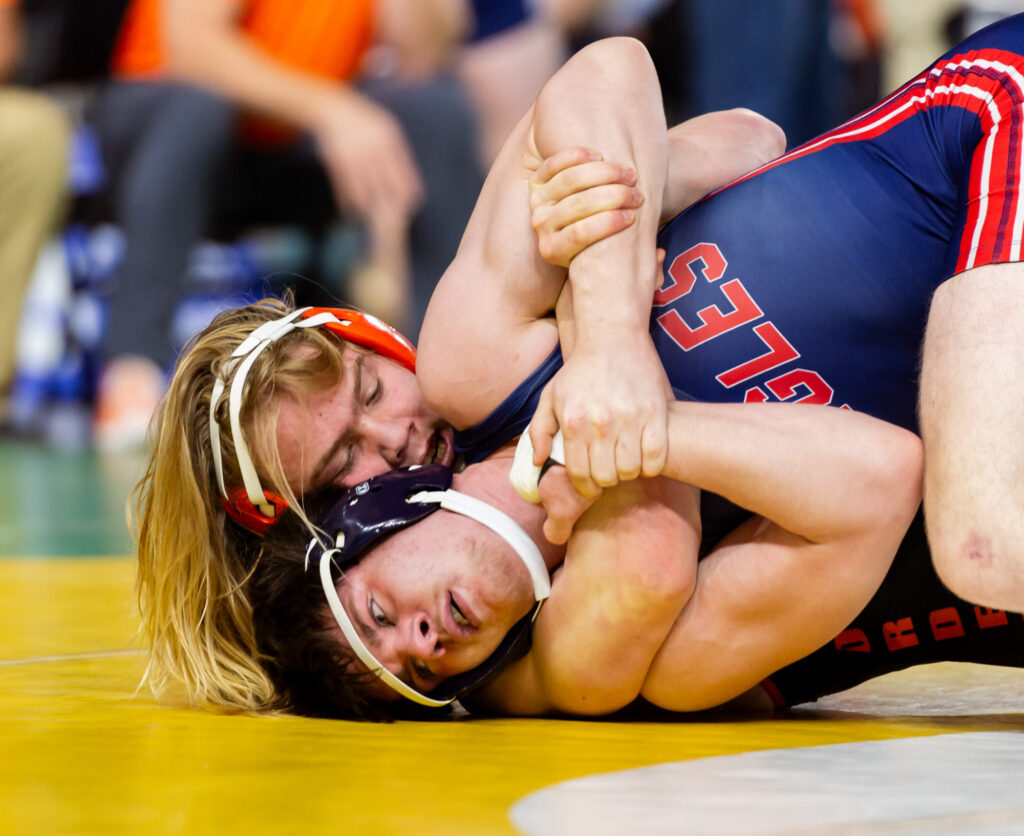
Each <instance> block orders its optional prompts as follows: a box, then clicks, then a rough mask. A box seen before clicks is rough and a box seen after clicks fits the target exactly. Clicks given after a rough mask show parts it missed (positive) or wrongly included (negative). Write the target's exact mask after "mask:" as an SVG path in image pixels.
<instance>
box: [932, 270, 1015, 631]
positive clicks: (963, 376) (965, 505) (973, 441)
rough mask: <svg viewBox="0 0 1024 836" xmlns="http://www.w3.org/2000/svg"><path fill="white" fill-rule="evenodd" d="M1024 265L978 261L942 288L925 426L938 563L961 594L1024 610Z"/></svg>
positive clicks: (934, 554)
mask: <svg viewBox="0 0 1024 836" xmlns="http://www.w3.org/2000/svg"><path fill="white" fill-rule="evenodd" d="M1022 282H1024V265H1022V264H998V265H989V266H985V267H978V268H976V269H974V270H970V271H968V272H966V273H961V274H960V275H958V276H954V277H953V278H952V279H950V280H949V281H947V282H946V283H945V284H943V285H942V286H941V287H939V289H938V290H937V291H936V292H935V296H934V299H933V301H932V307H931V313H930V314H929V317H928V327H927V330H926V332H925V345H924V358H923V365H922V373H921V407H920V408H921V432H922V436H923V438H924V446H925V457H926V462H927V467H926V469H925V490H924V497H925V506H924V507H925V515H926V520H927V525H928V540H929V544H930V546H931V551H932V558H933V560H934V561H935V568H936V570H937V571H938V573H939V575H940V577H941V578H942V580H943V582H945V583H946V585H947V586H949V588H950V589H952V590H953V592H955V593H956V594H957V595H959V596H960V597H961V598H965V599H966V600H968V601H973V602H975V603H978V604H983V605H986V606H990V607H996V608H999V609H1008V610H1013V611H1017V612H1019V611H1020V610H1022V609H1024V556H1022V552H1021V543H1022V542H1024V515H1022V513H1021V506H1022V498H1024V470H1022V464H1024V386H1022V384H1021V368H1024V331H1022V328H1021V326H1022V323H1024V285H1022Z"/></svg>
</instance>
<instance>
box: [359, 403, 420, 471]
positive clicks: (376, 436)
mask: <svg viewBox="0 0 1024 836" xmlns="http://www.w3.org/2000/svg"><path fill="white" fill-rule="evenodd" d="M360 436H361V437H362V447H363V451H362V452H363V456H364V457H366V458H370V459H373V458H376V459H378V460H381V461H384V462H386V463H387V465H388V466H387V467H386V468H385V470H392V469H394V468H396V467H401V466H402V465H405V464H419V462H410V461H406V459H407V457H408V456H409V455H410V454H411V452H412V451H410V449H409V440H410V438H411V437H412V427H411V425H410V423H409V421H408V420H407V419H405V418H399V417H395V418H387V417H381V416H369V415H367V416H364V417H363V420H362V426H361V427H360ZM382 472H383V471H382Z"/></svg>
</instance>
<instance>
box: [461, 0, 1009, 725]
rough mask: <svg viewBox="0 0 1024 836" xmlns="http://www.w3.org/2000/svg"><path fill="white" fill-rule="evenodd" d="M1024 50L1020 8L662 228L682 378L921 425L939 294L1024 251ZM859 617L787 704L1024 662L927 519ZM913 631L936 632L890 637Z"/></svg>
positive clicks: (668, 323)
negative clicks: (937, 550) (952, 577)
mask: <svg viewBox="0 0 1024 836" xmlns="http://www.w3.org/2000/svg"><path fill="white" fill-rule="evenodd" d="M1022 56H1024V15H1016V16H1014V17H1011V18H1008V19H1007V20H1004V21H1001V22H999V23H996V24H994V25H992V26H990V27H988V28H986V29H984V30H982V31H981V32H979V33H977V34H975V35H973V36H972V37H970V38H968V39H967V40H966V41H964V42H963V43H962V44H960V45H959V46H958V47H956V48H955V49H953V50H951V51H950V52H949V53H947V54H946V55H945V56H943V57H942V58H941V59H939V60H938V61H936V62H935V63H934V64H933V65H932V66H931V67H929V68H928V69H927V70H926V71H925V72H923V73H922V74H921V75H919V76H918V77H916V78H915V79H913V80H912V81H910V82H908V83H907V84H905V85H904V86H903V87H901V88H900V89H899V90H897V91H896V92H895V93H893V94H892V95H891V96H889V97H888V98H887V99H885V100H884V101H882V102H881V103H880V104H878V105H877V106H875V107H874V108H872V109H871V110H868V111H866V112H865V113H863V114H861V115H859V116H857V117H855V118H854V119H852V120H850V121H849V122H847V123H846V124H844V125H842V126H840V127H839V128H837V129H835V130H833V131H831V132H829V133H827V134H825V135H823V136H821V137H819V138H817V139H815V140H812V141H811V142H808V143H806V144H805V145H803V146H801V147H799V148H796V149H794V150H793V151H791V152H789V153H788V154H786V155H785V156H783V157H781V158H779V159H778V160H775V161H774V162H771V163H769V164H767V165H765V166H763V167H762V168H760V169H758V170H756V171H754V172H752V173H751V174H749V175H747V176H745V177H743V178H741V179H740V180H738V181H736V182H735V183H732V184H730V185H729V186H727V187H726V188H723V189H721V190H719V191H717V192H715V193H713V194H711V195H709V196H708V197H706V198H705V199H704V200H702V201H700V202H698V203H697V204H695V205H694V206H692V207H690V208H689V209H688V210H686V211H685V212H683V213H682V214H680V215H678V216H677V217H676V218H674V219H673V220H672V221H671V222H670V223H669V224H668V225H667V226H666V227H665V228H664V229H663V230H662V231H661V234H660V235H659V246H661V247H663V248H664V249H665V250H666V259H665V281H664V284H663V286H662V289H661V290H660V291H659V292H658V293H657V294H656V297H655V304H654V307H653V309H652V314H651V335H652V338H653V339H654V343H655V345H656V347H657V349H658V353H659V355H660V357H661V359H662V363H663V364H664V366H665V369H666V371H667V373H668V375H669V379H670V381H671V383H672V385H673V387H674V388H676V389H677V390H682V391H685V392H687V393H689V394H690V395H692V396H693V397H695V398H696V399H698V400H704V401H739V402H760V401H787V402H809V403H820V404H832V405H835V406H839V407H843V406H847V407H850V408H853V409H857V410H859V411H862V412H866V413H868V414H871V415H874V416H876V417H878V418H882V419H885V420H888V421H891V422H893V423H895V424H899V425H900V426H903V427H907V428H909V429H912V430H916V429H917V419H916V400H917V368H918V363H919V354H920V348H921V342H922V337H923V335H924V327H925V323H926V319H927V315H928V307H929V304H930V301H931V296H932V293H933V292H934V291H935V289H936V288H937V287H938V286H939V285H940V284H941V283H942V282H943V281H945V280H946V279H948V278H949V277H950V276H952V275H954V274H956V273H959V272H962V271H964V270H968V269H970V268H972V267H977V266H981V265H986V264H996V263H1004V262H1014V261H1020V260H1021V240H1022V237H1024V236H1022V228H1024V201H1022V200H1021V191H1020V183H1021V168H1022V161H1024V57H1022ZM994 313H997V312H994ZM560 365H561V355H560V354H559V353H558V352H556V353H555V354H553V355H552V356H551V357H549V358H548V360H547V361H546V362H545V364H544V365H543V366H542V367H541V368H540V369H538V370H537V372H536V373H535V374H534V375H533V376H531V378H530V379H528V380H526V381H524V383H523V384H522V385H521V386H520V387H519V389H517V391H516V393H515V394H514V395H513V396H511V397H510V398H509V399H508V400H507V401H506V402H505V403H504V404H502V406H501V407H499V409H498V410H496V411H495V413H494V414H492V415H491V416H490V417H489V418H488V419H486V421H484V422H482V424H481V425H478V427H476V428H473V429H472V430H470V431H468V432H466V433H459V434H458V436H457V440H456V444H457V446H458V447H460V449H461V450H462V451H463V452H464V453H465V454H466V456H467V460H470V461H472V460H477V459H479V458H483V457H485V456H486V455H487V454H489V453H490V452H492V451H493V450H494V449H497V447H498V446H500V445H501V443H503V442H504V441H507V440H509V439H511V438H512V437H514V436H515V435H516V434H518V432H519V431H520V430H521V429H522V428H523V427H524V426H525V425H526V423H527V422H528V420H529V418H530V416H531V415H532V413H533V410H534V409H535V407H536V398H537V396H538V395H539V392H540V390H541V389H542V388H543V385H544V383H546V382H547V380H548V379H550V377H551V376H552V375H553V374H554V373H555V371H557V369H558V368H559V366H560ZM709 504H710V503H709ZM726 517H728V515H726ZM708 522H712V521H710V520H706V525H707V523H708ZM714 522H715V523H716V524H717V523H719V522H721V520H716V521H714ZM710 527H712V528H713V527H714V526H710ZM950 608H952V609H950ZM947 610H948V611H947ZM901 612H903V613H904V614H903V615H901ZM936 612H938V613H939V615H935V613H936ZM915 614H916V615H915ZM953 615H955V616H956V618H953ZM947 616H948V618H947ZM1003 616H1005V619H1006V620H1005V621H1003V620H1002V617H1003ZM904 619H906V620H904ZM944 619H945V620H944ZM957 624H959V627H957V626H956V625H957ZM857 625H858V626H857V627H856V628H853V627H851V629H856V630H859V631H860V633H863V635H864V636H873V637H874V638H872V639H871V640H870V641H866V642H860V641H852V640H851V641H846V640H845V639H843V637H842V636H841V637H840V638H839V639H837V640H836V642H837V643H832V644H830V645H828V646H826V647H825V648H822V650H821V651H818V653H816V654H814V655H812V656H811V657H808V659H806V660H804V661H803V662H800V663H797V665H794V666H792V668H791V669H787V670H786V671H782V672H780V673H779V674H778V675H776V676H774V677H772V683H773V684H772V685H771V690H772V691H773V694H774V695H775V697H776V699H777V701H778V702H779V703H780V704H782V705H788V704H793V703H794V702H798V701H804V700H806V699H813V698H815V697H817V696H821V695H823V694H826V693H830V692H832V691H835V690H838V689H839V688H845V687H849V686H850V685H853V684H856V682H859V681H863V680H864V679H867V678H870V677H871V676H875V675H878V674H880V673H884V672H885V671H887V670H893V669H896V668H900V667H907V666H908V665H912V664H917V663H919V662H921V661H937V660H939V659H943V658H948V659H972V658H973V659H977V660H978V661H983V660H985V659H991V660H992V661H996V662H998V663H999V664H1015V665H1024V651H1021V650H1020V647H1021V644H1020V641H1021V633H1022V631H1024V620H1022V617H1021V616H1020V615H1016V614H991V613H988V612H987V611H984V612H982V611H978V612H975V609H973V608H972V607H971V605H968V604H965V603H964V602H962V601H959V599H956V598H955V597H953V596H952V595H950V594H949V593H948V592H947V591H946V590H945V589H944V588H943V587H942V585H941V583H940V582H939V581H938V578H937V577H935V576H934V572H933V570H932V569H931V561H930V559H929V558H928V553H927V544H926V542H925V540H924V536H923V528H922V524H921V521H920V519H918V521H917V522H915V525H914V527H913V528H912V529H911V531H910V533H909V534H908V536H907V539H906V540H905V542H904V546H903V548H902V549H901V551H900V553H899V555H897V558H896V565H894V568H893V571H892V572H890V573H889V576H888V577H887V579H886V581H885V583H884V584H883V587H882V589H881V590H880V591H879V593H878V595H876V596H875V598H874V599H873V600H872V602H871V604H869V606H868V607H867V608H866V609H865V611H864V613H862V615H861V617H860V618H859V619H858V622H857ZM893 625H895V626H893ZM972 625H973V626H972ZM979 625H980V626H979ZM904 628H906V630H907V631H909V632H905V631H904ZM961 628H962V630H961ZM894 631H895V632H894ZM904 632H905V635H907V636H910V635H913V636H915V637H917V638H918V641H917V643H913V642H911V641H909V640H908V641H905V642H902V643H901V642H900V641H899V640H895V641H892V640H888V639H886V638H885V637H886V636H891V635H902V634H904ZM851 635H854V634H851ZM857 635H859V634H857ZM929 635H930V636H932V639H931V640H925V639H926V637H927V636H929ZM935 636H941V638H940V639H936V638H935ZM846 638H849V636H847V637H846ZM840 639H843V641H840ZM914 648H916V649H914ZM925 651H927V652H925ZM787 672H788V673H787Z"/></svg>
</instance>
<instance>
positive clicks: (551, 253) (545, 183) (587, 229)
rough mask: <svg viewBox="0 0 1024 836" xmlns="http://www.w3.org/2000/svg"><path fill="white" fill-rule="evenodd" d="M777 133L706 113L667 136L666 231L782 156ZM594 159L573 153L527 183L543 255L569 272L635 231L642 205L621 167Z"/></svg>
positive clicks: (736, 117) (765, 125)
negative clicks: (605, 243)
mask: <svg viewBox="0 0 1024 836" xmlns="http://www.w3.org/2000/svg"><path fill="white" fill-rule="evenodd" d="M785 147H786V137H785V134H783V132H782V129H781V128H780V127H779V126H778V125H776V124H775V123H774V122H772V121H771V120H769V119H766V118H765V117H763V116H760V115H759V114H757V113H754V112H753V111H752V110H746V109H745V108H735V109H733V110H721V111H715V112H713V113H705V114H703V115H702V116H696V117H694V118H693V119H688V120H686V121H685V122H681V123H680V124H678V125H676V126H675V127H673V128H671V129H670V130H669V132H668V154H669V159H668V177H667V178H666V180H665V190H664V194H663V196H662V204H661V222H662V223H665V222H667V221H669V220H671V219H672V218H674V217H675V216H676V215H678V214H679V213H680V212H682V211H683V210H684V209H686V208H687V207H688V206H690V204H692V203H694V202H696V201H697V200H699V199H700V198H701V197H703V196H704V195H706V194H707V193H708V192H711V191H714V190H715V189H717V188H721V187H722V186H725V185H727V184H728V183H731V182H732V181H733V180H735V179H737V178H738V177H742V176H743V175H744V174H748V173H749V172H751V171H753V170H754V169H755V168H758V167H759V166H761V165H764V164H765V163H767V162H769V161H770V160H773V159H775V158H776V157H778V156H779V155H780V154H782V152H783V151H784V150H785ZM588 153H589V154H591V155H592V154H595V153H596V152H595V151H592V150H588V149H585V148H573V149H568V150H566V151H563V152H560V153H559V154H556V155H553V156H551V157H548V158H547V159H545V160H543V161H540V162H539V163H538V165H537V166H536V167H535V170H534V171H533V174H532V176H531V178H530V206H531V209H532V215H531V222H532V224H533V229H534V232H535V233H536V234H537V240H538V246H539V249H540V252H541V255H542V256H543V257H544V259H545V260H546V261H549V262H550V263H552V264H560V265H562V266H563V267H564V266H568V265H569V264H570V263H571V262H572V260H573V259H574V258H575V257H576V256H577V255H579V254H580V253H581V252H582V251H583V250H585V249H586V248H587V247H589V246H590V245H591V244H594V243H596V242H597V241H600V240H602V239H604V238H607V237H608V236H610V235H613V234H614V233H616V232H619V231H620V230H622V229H625V228H626V227H627V226H629V225H630V224H631V223H633V221H634V219H635V217H636V211H635V210H637V209H638V208H639V207H640V206H641V203H640V202H638V201H637V200H636V198H635V197H634V196H633V195H632V194H631V191H632V190H631V188H629V187H630V186H631V185H632V183H633V182H634V180H633V179H629V180H628V181H627V180H626V179H625V178H624V176H623V174H622V170H623V169H622V167H617V166H615V165H614V164H613V163H611V162H610V161H607V160H605V159H601V160H600V161H599V162H592V161H591V160H590V158H589V157H588Z"/></svg>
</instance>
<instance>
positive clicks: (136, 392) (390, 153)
mask: <svg viewBox="0 0 1024 836" xmlns="http://www.w3.org/2000/svg"><path fill="white" fill-rule="evenodd" d="M463 2H464V0H378V2H374V0H132V2H131V4H130V5H129V7H128V11H127V14H126V16H125V20H124V24H123V26H122V30H121V33H120V37H119V40H118V43H117V47H116V49H115V53H114V60H113V75H114V80H113V81H112V82H111V83H110V84H109V85H107V86H106V87H105V88H104V89H103V90H102V91H101V92H100V94H99V96H98V98H97V101H96V103H95V109H94V115H93V121H94V124H95V127H96V129H97V132H98V134H99V137H100V143H101V148H102V150H103V154H104V160H105V162H106V164H107V166H108V169H109V171H110V174H111V177H112V181H113V198H114V213H115V217H116V220H117V221H118V222H119V223H120V224H121V225H122V227H123V229H124V232H125V236H126V245H127V246H126V251H125V260H124V262H123V264H122V266H121V268H120V270H119V273H118V274H117V276H115V282H114V287H113V291H112V294H111V300H110V302H111V306H110V324H109V329H108V338H107V354H108V363H107V365H106V368H105V371H104V373H103V376H102V378H101V381H100V387H99V394H98V403H97V410H96V434H97V441H98V442H99V443H100V444H101V445H106V446H120V445H127V444H132V443H137V442H138V441H139V440H141V438H142V436H143V433H144V428H145V426H146V424H147V423H148V420H149V417H150V414H151V412H152V409H153V407H154V406H155V400H156V396H157V395H158V394H159V391H160V389H161V388H162V374H163V371H164V369H165V367H166V366H167V364H168V361H169V360H170V358H171V355H172V346H171V345H170V343H169V338H168V336H167V335H168V327H167V324H168V320H169V318H170V316H171V312H172V311H173V309H174V306H175V303H176V301H177V300H178V298H179V295H180V288H179V282H180V279H181V276H182V274H183V273H184V270H185V265H186V260H187V256H188V252H189V250H190V249H191V247H192V245H193V244H194V243H195V242H196V241H197V240H199V238H200V237H201V236H202V234H203V233H204V232H205V231H206V230H207V229H208V228H209V226H210V224H211V220H212V219H213V218H215V217H217V216H218V215H219V214H227V215H232V214H234V213H238V214H240V215H244V216H247V217H248V218H249V219H252V220H256V221H263V222H279V221H281V220H289V221H294V220H296V219H298V220H302V221H306V222H309V223H317V222H319V223H321V224H323V223H327V222H328V221H329V220H330V219H331V218H332V217H333V216H335V215H336V214H337V211H338V208H339V207H340V208H342V209H346V210H351V211H352V212H354V213H355V214H356V215H357V216H358V217H359V218H360V219H361V220H362V221H363V223H364V225H365V228H366V235H367V241H368V251H369V253H370V266H369V268H368V269H367V270H366V271H364V272H363V273H362V274H361V276H362V280H361V282H359V283H357V284H356V285H354V286H353V287H352V292H353V296H354V297H355V298H354V299H353V300H352V301H354V302H356V303H357V304H359V303H362V304H363V306H364V307H367V308H368V309H370V310H372V311H373V312H374V313H377V314H379V315H381V316H383V317H386V318H389V319H392V320H396V323H395V324H397V325H400V326H404V327H405V328H406V329H407V330H409V331H411V332H412V333H411V336H413V337H415V334H416V331H417V330H418V324H419V320H420V317H421V316H422V313H423V311H424V310H425V308H426V303H427V300H428V299H429V296H430V292H431V290H432V289H433V284H434V282H435V281H436V280H437V278H438V277H439V276H440V274H441V272H442V271H443V270H444V268H445V267H446V266H447V263H448V261H449V260H450V259H451V257H452V256H453V255H454V253H455V250H456V248H457V246H458V241H459V238H460V236H461V234H462V230H463V228H464V226H465V223H466V221H467V219H468V217H469V213H470V211H471V210H472V206H473V201H474V200H475V197H476V194H477V192H478V190H479V185H480V182H481V179H480V178H481V174H480V171H481V169H480V166H479V163H478V160H477V156H476V146H475V141H476V140H475V134H474V123H473V118H472V112H471V109H470V107H469V105H468V103H467V102H466V101H465V100H464V98H463V96H462V94H461V92H460V88H459V87H458V86H457V85H456V84H455V83H454V81H453V80H452V79H450V78H448V77H445V76H444V75H442V74H439V70H441V69H443V67H444V64H445V62H446V61H447V60H448V59H449V57H450V56H451V54H452V52H453V50H454V49H455V47H457V45H458V44H459V43H460V41H461V38H462V36H463V27H464V25H465V8H464V5H463ZM375 25H376V32H377V35H376V39H377V43H378V44H379V45H381V47H382V48H381V49H377V50H375V51H374V53H373V55H372V58H373V61H372V62H371V65H372V68H373V70H374V72H373V77H372V78H369V79H366V78H362V79H360V81H359V85H358V87H357V85H356V78H357V74H358V73H359V71H360V68H361V66H362V65H363V63H364V59H366V58H367V57H368V51H369V48H370V46H371V43H372V42H373V41H374V33H375ZM384 46H386V47H388V48H387V49H384V48H383V47H384ZM239 116H242V117H244V121H243V122H242V127H241V130H240V131H236V128H237V124H236V119H237V117H239ZM239 140H241V141H239ZM407 273H411V276H412V279H411V282H410V281H409V280H408V278H407Z"/></svg>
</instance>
